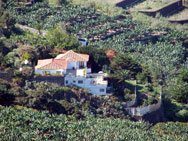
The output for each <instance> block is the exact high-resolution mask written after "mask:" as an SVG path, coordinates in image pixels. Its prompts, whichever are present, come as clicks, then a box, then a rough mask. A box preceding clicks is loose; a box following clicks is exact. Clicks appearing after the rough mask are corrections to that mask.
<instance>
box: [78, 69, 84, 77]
mask: <svg viewBox="0 0 188 141" xmlns="http://www.w3.org/2000/svg"><path fill="white" fill-rule="evenodd" d="M85 71H86V70H84V69H77V70H76V76H84V74H85Z"/></svg>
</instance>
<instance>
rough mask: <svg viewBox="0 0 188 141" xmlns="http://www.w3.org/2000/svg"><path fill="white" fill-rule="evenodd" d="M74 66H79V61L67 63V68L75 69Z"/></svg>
mask: <svg viewBox="0 0 188 141" xmlns="http://www.w3.org/2000/svg"><path fill="white" fill-rule="evenodd" d="M73 68H77V63H76V62H69V63H68V64H67V69H73Z"/></svg>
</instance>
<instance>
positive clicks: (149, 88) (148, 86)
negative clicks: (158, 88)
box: [146, 83, 153, 92]
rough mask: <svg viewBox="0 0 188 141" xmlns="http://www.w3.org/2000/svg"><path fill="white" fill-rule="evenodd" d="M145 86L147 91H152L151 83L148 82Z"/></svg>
mask: <svg viewBox="0 0 188 141" xmlns="http://www.w3.org/2000/svg"><path fill="white" fill-rule="evenodd" d="M146 87H147V88H148V91H150V92H152V91H153V86H152V84H151V83H148V84H147V85H146Z"/></svg>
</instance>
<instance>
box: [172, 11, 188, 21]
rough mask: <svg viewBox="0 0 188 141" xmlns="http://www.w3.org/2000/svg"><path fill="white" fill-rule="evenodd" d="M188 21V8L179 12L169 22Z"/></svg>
mask: <svg viewBox="0 0 188 141" xmlns="http://www.w3.org/2000/svg"><path fill="white" fill-rule="evenodd" d="M185 19H188V8H185V9H184V10H183V11H181V12H178V13H176V14H174V15H172V16H170V17H169V20H185Z"/></svg>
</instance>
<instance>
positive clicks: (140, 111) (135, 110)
mask: <svg viewBox="0 0 188 141" xmlns="http://www.w3.org/2000/svg"><path fill="white" fill-rule="evenodd" d="M160 108H161V101H159V102H158V103H157V104H153V105H149V106H146V107H130V108H126V110H127V111H128V113H129V115H131V116H143V115H145V114H148V113H151V112H154V111H156V110H158V109H160Z"/></svg>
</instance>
